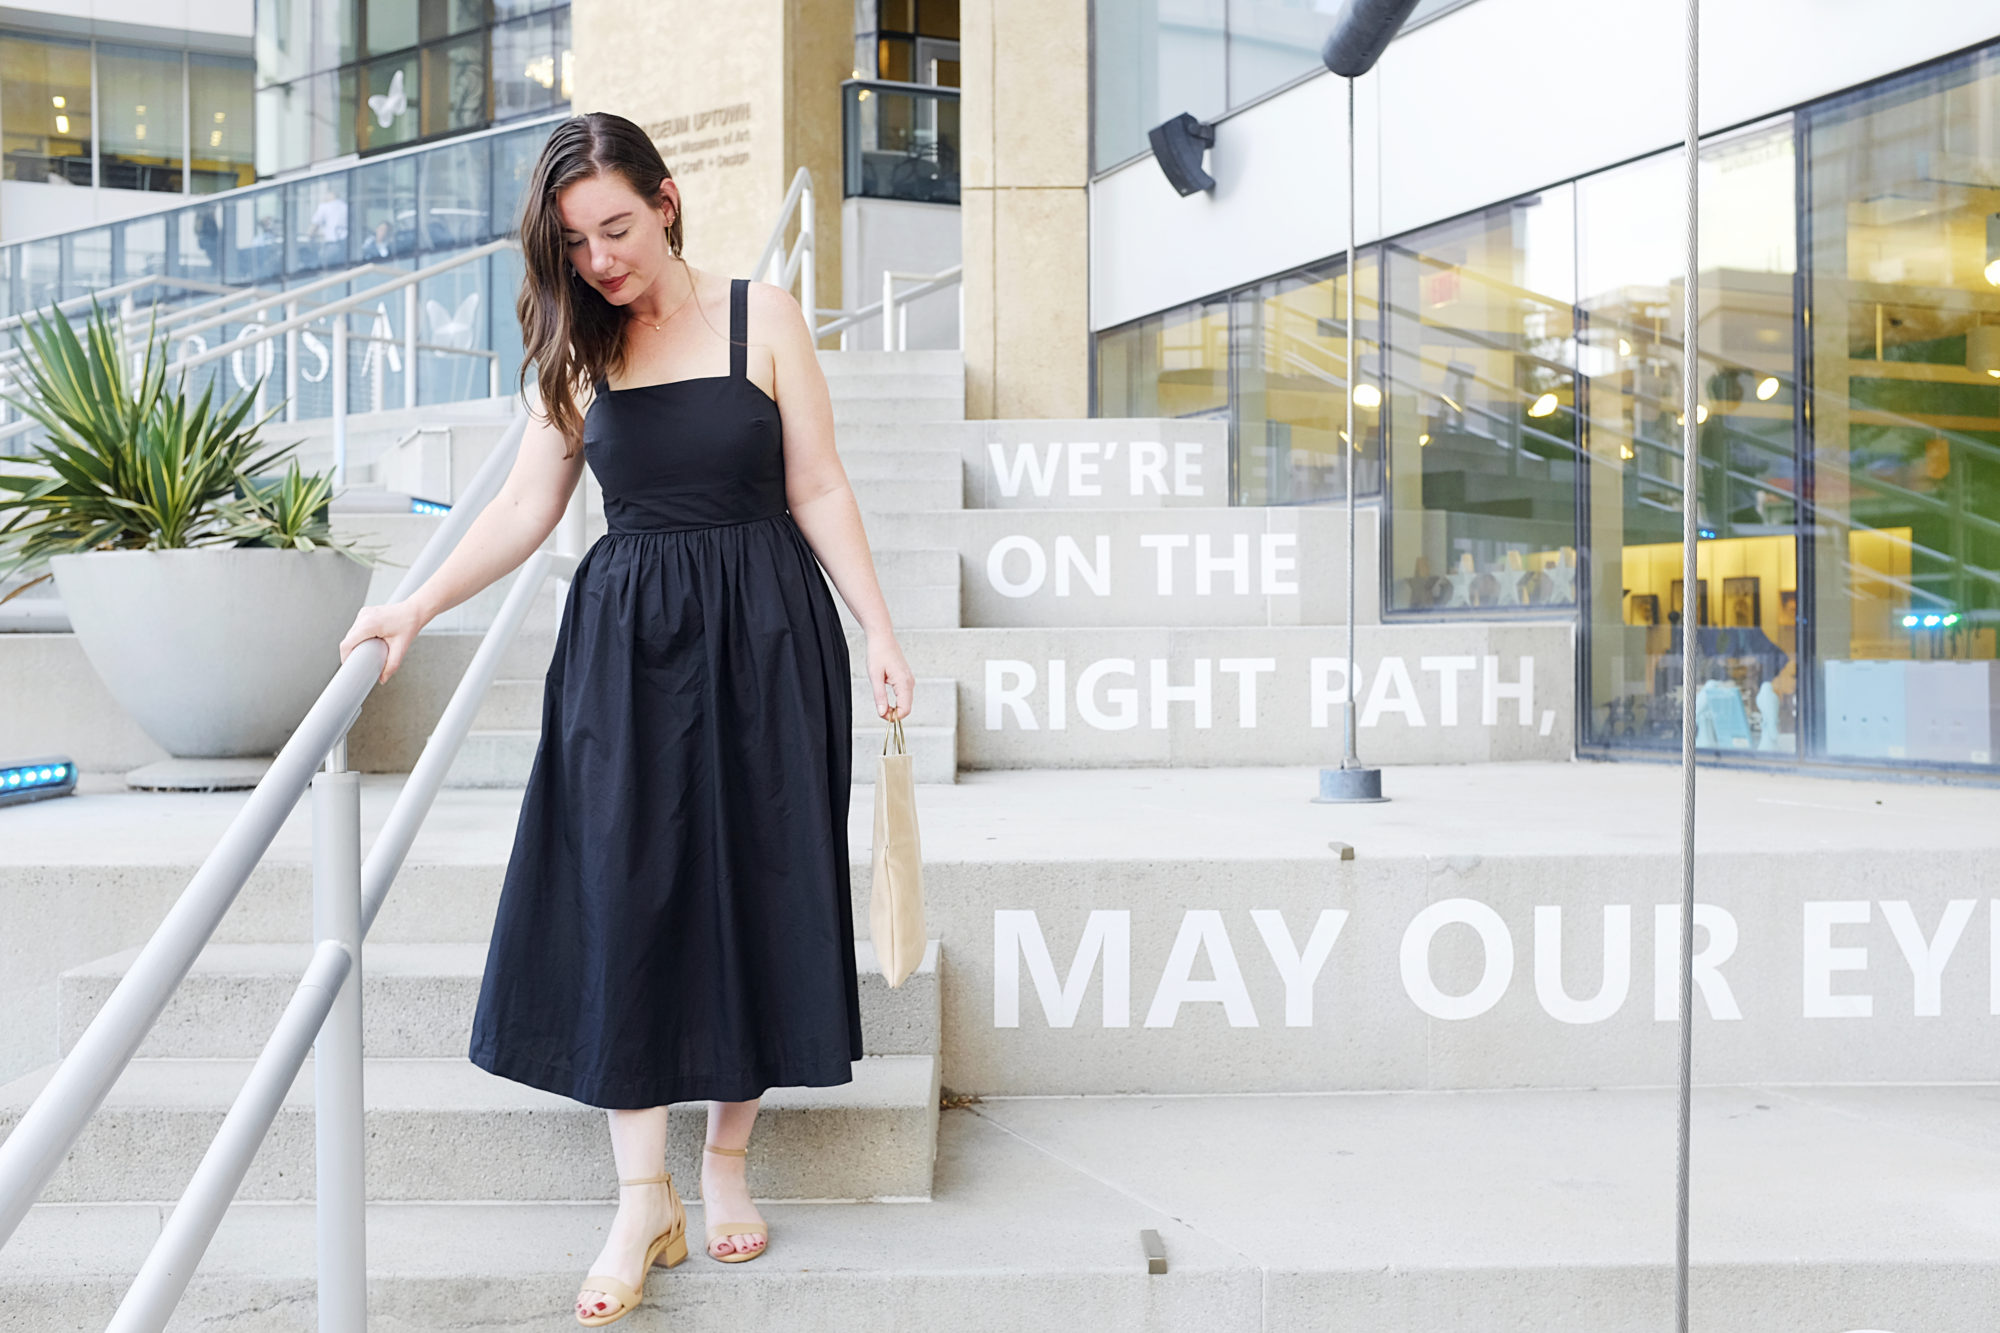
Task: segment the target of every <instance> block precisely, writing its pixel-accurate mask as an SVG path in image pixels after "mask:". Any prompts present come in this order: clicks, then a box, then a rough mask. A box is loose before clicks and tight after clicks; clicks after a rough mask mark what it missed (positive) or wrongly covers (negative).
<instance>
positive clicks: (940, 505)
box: [849, 477, 965, 519]
mask: <svg viewBox="0 0 2000 1333" xmlns="http://www.w3.org/2000/svg"><path fill="white" fill-rule="evenodd" d="M849 484H850V485H851V486H852V487H853V489H854V499H855V502H856V503H857V504H859V505H860V506H861V515H862V517H863V518H864V519H865V518H867V517H868V516H869V515H870V514H895V513H909V512H911V511H930V510H937V509H945V510H962V509H964V508H965V486H964V483H962V482H961V481H960V480H959V479H958V478H957V477H852V478H849Z"/></svg>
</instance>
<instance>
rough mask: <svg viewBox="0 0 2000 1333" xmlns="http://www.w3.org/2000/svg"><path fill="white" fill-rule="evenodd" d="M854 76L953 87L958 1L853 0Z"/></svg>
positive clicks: (955, 85)
mask: <svg viewBox="0 0 2000 1333" xmlns="http://www.w3.org/2000/svg"><path fill="white" fill-rule="evenodd" d="M854 77H855V78H857V79H883V80H887V81H889V82H892V83H926V84H931V85H933V86H935V87H940V88H956V87H958V86H959V75H958V0H855V3H854Z"/></svg>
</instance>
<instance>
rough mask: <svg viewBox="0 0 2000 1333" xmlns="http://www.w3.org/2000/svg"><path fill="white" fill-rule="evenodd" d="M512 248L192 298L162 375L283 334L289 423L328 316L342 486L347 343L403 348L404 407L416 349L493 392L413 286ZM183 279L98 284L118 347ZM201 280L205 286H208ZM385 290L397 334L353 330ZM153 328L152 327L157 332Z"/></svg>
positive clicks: (0, 364)
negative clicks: (429, 322) (244, 326)
mask: <svg viewBox="0 0 2000 1333" xmlns="http://www.w3.org/2000/svg"><path fill="white" fill-rule="evenodd" d="M808 248H809V247H808ZM519 249H520V243H519V242H518V241H516V240H513V239H512V238H502V239H500V240H497V241H488V242H487V243H486V244H484V245H479V246H474V247H473V248H471V249H469V250H466V251H463V252H461V253H459V254H457V255H454V256H452V257H451V258H449V259H445V260H441V261H440V262H438V263H435V264H432V265H429V266H428V267H425V268H420V269H414V270H410V269H398V268H389V267H385V266H383V265H380V264H360V265H356V266H355V267H354V268H351V269H346V270H343V271H342V272H340V273H335V274H331V275H329V276H327V277H324V278H319V279H315V280H314V281H312V282H309V283H307V284H305V285H304V286H301V287H292V288H287V289H285V290H283V291H268V290H265V289H262V288H234V289H225V290H224V291H223V293H222V294H221V295H219V296H217V297H215V298H214V299H212V300H210V301H206V302H201V303H198V304H197V305H196V306H194V307H191V308H188V309H183V310H180V311H176V312H174V313H173V315H171V316H170V317H169V318H167V319H163V320H162V321H161V323H163V324H168V325H169V326H170V336H172V337H176V338H179V339H181V340H182V343H181V345H182V348H183V352H182V355H181V357H180V359H179V360H176V361H171V362H169V363H168V365H167V367H166V371H167V374H169V375H172V374H174V373H175V372H177V371H178V372H182V373H185V372H187V371H189V370H192V369H194V368H195V367H197V366H203V365H207V364H208V363H209V362H212V361H219V360H221V359H222V358H224V357H236V356H240V355H242V354H243V353H244V352H245V351H249V352H251V353H253V355H254V356H255V357H256V360H257V362H258V363H259V364H262V363H264V362H265V361H266V359H267V358H266V353H265V350H264V349H265V348H267V347H270V346H271V345H272V344H273V343H275V341H276V340H277V339H279V338H283V339H284V340H285V398H286V417H285V419H286V420H287V421H296V420H298V372H299V356H298V340H299V337H300V336H301V334H303V333H306V332H308V331H309V330H311V329H312V328H313V326H315V325H317V324H320V323H322V322H323V321H331V323H332V332H331V335H330V338H331V343H332V350H331V353H330V355H329V357H328V362H329V369H328V375H329V377H330V378H331V379H332V381H333V383H332V395H333V410H332V412H331V413H330V416H331V418H332V421H333V473H334V485H335V486H344V485H346V484H347V462H348V459H347V417H348V412H349V407H348V398H349V392H348V378H349V366H348V359H349V354H348V347H349V344H350V343H351V342H352V341H354V340H355V339H357V338H358V339H360V340H362V341H364V342H380V343H388V344H392V345H396V346H400V347H401V348H402V354H403V406H404V407H405V408H414V407H416V406H417V354H418V353H419V352H438V353H444V354H447V355H452V356H466V357H473V358H478V359H483V360H484V361H485V362H486V390H487V395H488V396H489V397H493V398H497V397H499V396H500V354H499V353H498V352H497V351H495V350H493V349H491V348H483V347H454V346H448V345H445V344H441V343H430V342H423V341H420V340H419V339H418V337H417V330H418V327H419V325H418V321H417V299H418V287H419V285H420V284H421V283H424V282H426V281H428V280H430V279H432V278H435V277H438V276H439V275H440V274H444V273H449V272H451V271H452V270H453V269H456V268H459V267H461V266H463V265H466V264H472V263H476V262H478V261H480V260H482V259H485V258H486V257H487V256H488V255H492V254H497V253H499V252H500V251H503V250H515V251H518V250H519ZM809 268H810V266H808V271H809ZM375 275H381V276H383V277H384V279H385V280H384V281H382V282H380V283H377V284H375V285H373V286H371V287H369V288H367V289H366V290H364V291H360V292H356V293H353V294H351V295H348V296H343V297H339V298H336V299H334V300H331V301H325V302H320V303H316V304H313V305H312V306H310V308H302V307H304V305H305V301H306V299H307V298H310V297H313V296H315V295H316V294H318V293H319V292H321V291H324V290H326V289H328V288H332V287H341V286H345V285H347V284H350V283H353V282H356V281H360V280H362V279H365V278H367V277H371V276H375ZM184 282H185V280H183V279H178V278H161V277H159V276H158V275H151V276H148V277H145V278H135V279H133V280H132V281H131V282H129V283H121V284H119V286H118V287H115V288H106V289H105V291H106V293H107V294H117V295H119V296H121V297H122V298H123V306H122V308H121V310H120V312H119V314H118V316H117V319H116V321H115V322H114V330H115V332H116V333H117V335H118V337H119V342H120V349H121V351H124V352H126V353H127V354H128V355H132V356H134V357H135V359H136V354H135V353H132V352H131V350H130V346H131V341H130V340H131V337H132V335H133V334H134V333H135V332H136V333H137V334H138V335H139V336H141V337H143V336H144V335H145V331H146V327H147V326H146V324H145V322H144V321H142V320H140V319H139V318H138V315H137V312H136V310H135V309H134V308H133V306H132V302H131V293H132V292H133V291H136V290H139V289H141V288H143V287H144V286H145V285H147V284H149V283H161V284H183V283H184ZM203 285H204V286H212V284H203ZM391 293H401V300H402V303H403V335H402V337H400V338H389V337H381V336H377V335H373V334H365V333H355V332H353V331H352V330H351V329H350V328H349V327H348V317H349V316H350V315H351V314H352V313H353V312H354V311H355V310H357V309H361V308H363V307H365V306H368V305H371V304H377V303H379V302H381V301H382V300H383V299H384V298H385V297H387V296H388V295H390V294H391ZM78 300H79V298H75V297H72V298H70V300H68V301H65V302H58V303H56V304H58V305H60V306H62V307H64V308H65V309H67V308H68V307H70V306H74V305H76V304H77V302H78ZM277 308H282V309H283V310H284V312H285V317H284V318H283V319H281V320H279V321H277V322H275V323H265V324H262V325H261V326H260V327H258V328H257V329H256V330H255V331H254V332H245V333H242V334H239V336H237V337H234V338H231V339H228V340H227V341H225V342H222V343H219V344H217V345H216V346H214V347H205V348H204V350H201V351H197V352H194V353H191V354H190V353H188V352H187V351H186V350H185V349H186V346H187V340H188V339H190V338H193V339H196V340H197V341H199V340H200V337H201V335H202V334H204V333H207V332H208V331H209V330H211V329H217V328H221V327H224V326H226V325H229V324H240V323H242V322H243V315H244V314H245V313H246V312H249V313H256V314H260V315H261V314H268V313H269V312H270V311H271V310H273V309H277ZM41 309H42V310H43V311H46V310H48V309H49V307H46V306H44V307H42V308H41ZM21 319H22V316H15V317H13V318H12V319H11V320H7V321H0V331H4V330H5V329H7V328H10V327H13V326H14V325H17V324H19V323H20V321H21ZM155 332H156V333H157V330H155ZM10 351H11V353H12V356H11V357H10V356H9V355H7V354H0V374H4V375H5V376H6V377H7V378H11V379H18V377H19V376H18V372H17V371H16V370H14V368H13V366H12V364H11V362H12V361H13V360H17V359H18V358H19V357H20V356H21V351H20V349H18V348H15V349H10ZM269 387H270V386H269V381H268V379H263V380H260V381H259V388H258V394H257V399H256V407H255V411H256V412H257V413H258V414H260V415H261V414H262V413H263V411H264V410H265V395H266V394H267V393H268V392H269ZM381 397H382V394H381V377H380V376H379V375H378V376H377V377H376V394H375V398H376V401H375V402H373V403H372V404H371V405H370V406H371V410H375V411H380V410H381V409H382V408H383V407H384V406H385V404H384V403H383V402H381V401H380V399H381ZM37 424H38V423H37V422H36V421H35V420H34V419H33V418H26V419H23V420H21V421H16V422H13V423H11V424H9V425H6V426H0V440H6V439H9V438H11V437H13V436H15V435H19V434H22V433H23V432H26V431H29V430H33V429H34V428H35V426H36V425H37Z"/></svg>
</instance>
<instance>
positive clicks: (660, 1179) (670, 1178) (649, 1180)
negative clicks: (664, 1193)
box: [618, 1171, 674, 1185]
mask: <svg viewBox="0 0 2000 1333" xmlns="http://www.w3.org/2000/svg"><path fill="white" fill-rule="evenodd" d="M618 1183H619V1184H621V1185H671V1184H673V1183H674V1173H673V1172H671V1171H668V1172H666V1173H665V1174H663V1175H657V1176H633V1177H631V1178H630V1179H627V1178H626V1177H624V1176H620V1177H619V1178H618Z"/></svg>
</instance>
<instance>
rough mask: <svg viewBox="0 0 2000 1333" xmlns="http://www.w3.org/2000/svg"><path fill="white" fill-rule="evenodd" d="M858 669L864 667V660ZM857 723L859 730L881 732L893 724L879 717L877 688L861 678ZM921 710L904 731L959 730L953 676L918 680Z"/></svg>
mask: <svg viewBox="0 0 2000 1333" xmlns="http://www.w3.org/2000/svg"><path fill="white" fill-rule="evenodd" d="M855 665H856V666H857V667H859V666H864V665H865V663H863V662H862V660H861V659H860V658H856V659H855ZM853 683H854V721H855V726H856V728H857V729H860V728H867V729H869V730H871V731H879V730H880V729H881V728H883V727H886V726H888V725H889V724H888V723H887V722H885V721H883V720H882V719H881V718H879V717H877V716H876V715H875V688H874V686H872V685H870V684H869V683H868V682H867V681H866V680H865V679H863V678H862V677H860V676H856V677H855V678H854V682H853ZM916 703H917V706H916V709H915V710H914V711H913V712H911V713H910V715H909V716H908V717H905V718H904V719H903V730H904V732H905V733H907V732H908V731H909V730H910V728H911V727H955V726H957V725H958V682H957V681H955V680H953V679H952V678H951V677H949V676H918V677H917V700H916Z"/></svg>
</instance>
